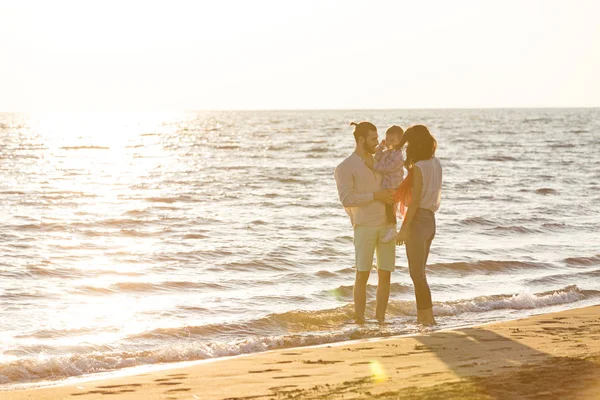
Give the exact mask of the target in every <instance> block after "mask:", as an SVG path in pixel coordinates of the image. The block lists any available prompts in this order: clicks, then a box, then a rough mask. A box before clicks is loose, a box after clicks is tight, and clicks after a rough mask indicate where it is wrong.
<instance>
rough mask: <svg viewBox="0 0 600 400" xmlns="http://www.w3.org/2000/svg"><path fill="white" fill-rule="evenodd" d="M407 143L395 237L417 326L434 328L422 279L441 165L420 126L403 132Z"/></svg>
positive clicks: (434, 145)
mask: <svg viewBox="0 0 600 400" xmlns="http://www.w3.org/2000/svg"><path fill="white" fill-rule="evenodd" d="M404 135H405V136H404V138H405V139H406V141H407V143H408V147H407V148H406V164H405V165H406V166H407V168H408V170H409V172H408V177H407V178H406V179H405V180H404V182H403V183H402V185H401V187H400V188H399V189H398V191H397V192H396V198H397V200H399V202H400V207H401V209H403V208H404V209H405V207H408V212H407V213H406V215H405V217H404V221H403V223H402V227H401V229H400V232H399V233H398V236H397V237H396V240H397V243H398V244H403V243H404V244H405V245H406V258H407V259H408V268H409V271H410V277H411V279H412V281H413V284H414V287H415V296H416V299H417V323H420V324H424V325H434V324H435V319H434V317H433V310H432V303H431V291H430V290H429V285H428V284H427V277H426V276H425V265H426V264H427V257H428V256H429V248H430V247H431V242H432V241H433V238H434V236H435V212H436V211H437V210H438V208H439V207H440V200H441V191H442V166H441V164H440V162H439V160H438V159H437V158H436V157H435V150H436V148H437V142H436V140H435V138H434V137H433V136H432V135H431V133H429V130H428V129H427V128H426V127H425V126H423V125H415V126H411V127H410V128H408V129H407V130H406V132H405V133H404Z"/></svg>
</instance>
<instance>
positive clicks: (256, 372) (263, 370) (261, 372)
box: [248, 368, 281, 374]
mask: <svg viewBox="0 0 600 400" xmlns="http://www.w3.org/2000/svg"><path fill="white" fill-rule="evenodd" d="M279 371H281V370H280V369H274V368H269V369H261V370H254V371H248V373H249V374H263V373H265V372H279Z"/></svg>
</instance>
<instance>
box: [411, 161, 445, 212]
mask: <svg viewBox="0 0 600 400" xmlns="http://www.w3.org/2000/svg"><path fill="white" fill-rule="evenodd" d="M415 166H417V167H419V169H420V170H421V174H422V175H423V189H422V190H421V204H420V205H419V207H420V208H426V209H428V210H431V211H433V212H436V211H437V210H438V208H440V202H441V201H442V164H440V161H439V160H438V159H437V158H435V157H432V158H430V159H429V160H422V161H417V162H416V163H415Z"/></svg>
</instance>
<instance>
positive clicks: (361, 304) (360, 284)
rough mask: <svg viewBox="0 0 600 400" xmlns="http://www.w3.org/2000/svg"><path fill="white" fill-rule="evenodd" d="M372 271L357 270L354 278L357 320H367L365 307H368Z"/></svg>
mask: <svg viewBox="0 0 600 400" xmlns="http://www.w3.org/2000/svg"><path fill="white" fill-rule="evenodd" d="M370 273H371V271H356V279H355V280H354V314H355V316H356V321H357V322H363V321H364V320H365V308H366V307H367V282H368V281H369V274H370Z"/></svg>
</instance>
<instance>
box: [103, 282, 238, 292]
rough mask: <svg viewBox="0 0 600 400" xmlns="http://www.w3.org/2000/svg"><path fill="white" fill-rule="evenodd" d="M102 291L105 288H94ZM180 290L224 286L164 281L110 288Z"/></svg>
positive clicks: (117, 289) (220, 288) (112, 289)
mask: <svg viewBox="0 0 600 400" xmlns="http://www.w3.org/2000/svg"><path fill="white" fill-rule="evenodd" d="M95 289H96V290H99V291H102V290H103V289H105V288H95ZM175 289H176V290H182V289H213V290H225V289H227V287H226V286H223V285H220V284H218V283H211V282H189V281H166V282H157V283H152V282H118V283H115V284H113V285H111V286H110V288H109V289H107V290H111V291H120V292H148V293H150V292H159V291H168V290H175Z"/></svg>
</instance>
